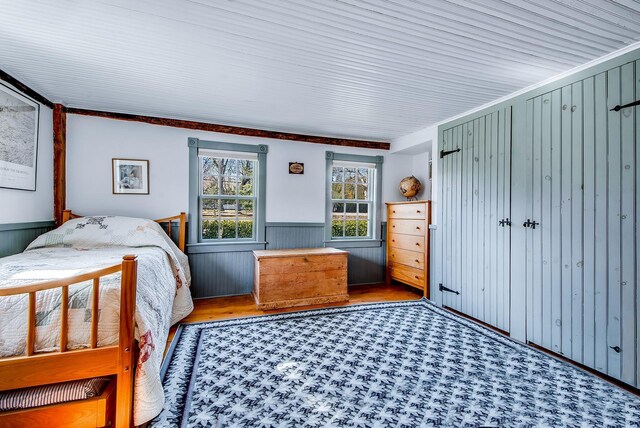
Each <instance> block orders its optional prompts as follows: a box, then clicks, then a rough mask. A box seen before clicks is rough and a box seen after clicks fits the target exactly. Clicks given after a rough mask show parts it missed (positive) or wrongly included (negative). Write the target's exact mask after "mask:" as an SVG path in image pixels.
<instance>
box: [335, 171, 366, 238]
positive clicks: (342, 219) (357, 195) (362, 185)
mask: <svg viewBox="0 0 640 428" xmlns="http://www.w3.org/2000/svg"><path fill="white" fill-rule="evenodd" d="M375 173H376V168H375V165H369V164H357V163H351V162H340V161H334V162H333V165H332V167H331V238H354V237H357V238H371V228H370V226H371V213H372V207H373V194H372V193H371V191H370V190H373V182H374V177H375Z"/></svg>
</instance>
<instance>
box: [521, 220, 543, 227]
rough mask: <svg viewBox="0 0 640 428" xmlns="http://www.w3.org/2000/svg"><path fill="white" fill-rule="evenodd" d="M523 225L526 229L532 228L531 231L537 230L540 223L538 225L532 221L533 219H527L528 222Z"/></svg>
mask: <svg viewBox="0 0 640 428" xmlns="http://www.w3.org/2000/svg"><path fill="white" fill-rule="evenodd" d="M522 225H523V226H524V227H530V228H531V229H535V228H536V226H539V225H540V223H538V222H537V221H535V220H533V221H531V219H527V221H525V222H524V223H522Z"/></svg>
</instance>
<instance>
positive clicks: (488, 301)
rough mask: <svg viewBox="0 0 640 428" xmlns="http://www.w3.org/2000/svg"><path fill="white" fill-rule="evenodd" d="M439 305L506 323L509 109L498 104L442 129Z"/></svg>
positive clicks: (502, 326)
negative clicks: (501, 223)
mask: <svg viewBox="0 0 640 428" xmlns="http://www.w3.org/2000/svg"><path fill="white" fill-rule="evenodd" d="M442 138H443V141H442V143H443V149H444V150H445V151H449V150H455V149H457V148H460V149H461V151H460V152H458V153H453V154H450V155H447V156H445V157H444V158H443V159H442V164H441V165H442V170H441V171H442V175H441V183H442V189H443V193H442V215H443V217H445V218H443V219H442V221H441V224H442V230H441V232H440V233H441V236H442V238H443V239H444V240H445V241H446V242H445V243H443V259H444V261H443V263H442V270H443V273H442V282H443V285H444V286H446V287H447V288H450V289H452V290H455V291H458V292H459V293H460V294H455V293H450V292H442V293H441V297H440V298H441V301H442V304H443V305H444V306H447V307H449V308H451V309H455V310H457V311H460V312H462V313H464V314H467V315H469V316H471V317H474V318H476V319H479V320H481V321H483V322H486V323H488V324H490V325H493V326H496V327H498V328H500V329H502V330H508V329H509V325H510V322H509V320H510V315H509V304H510V289H509V283H510V278H509V277H510V261H509V257H510V232H509V227H508V226H507V227H500V226H499V225H498V221H499V220H501V219H503V218H504V219H506V218H510V206H511V205H510V197H511V195H510V192H511V190H510V182H511V169H510V162H511V110H510V108H509V109H504V110H500V111H496V112H494V113H490V114H487V115H485V116H481V117H478V118H477V119H474V120H471V121H469V122H466V123H463V124H460V125H457V126H455V127H452V128H450V129H447V130H444V131H443V133H442Z"/></svg>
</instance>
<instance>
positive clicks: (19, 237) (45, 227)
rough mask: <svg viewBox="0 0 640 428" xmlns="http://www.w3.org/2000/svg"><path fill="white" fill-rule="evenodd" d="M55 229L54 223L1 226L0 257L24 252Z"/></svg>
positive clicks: (41, 222)
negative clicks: (32, 242) (34, 241)
mask: <svg viewBox="0 0 640 428" xmlns="http://www.w3.org/2000/svg"><path fill="white" fill-rule="evenodd" d="M53 228H54V223H53V221H40V222H34V223H14V224H2V225H0V257H6V256H11V255H13V254H18V253H21V252H23V251H24V249H25V248H27V245H29V244H30V243H31V241H33V240H34V239H36V238H37V237H38V236H40V235H42V234H43V233H45V232H48V231H50V230H51V229H53Z"/></svg>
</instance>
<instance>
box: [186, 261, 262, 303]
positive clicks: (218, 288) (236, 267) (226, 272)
mask: <svg viewBox="0 0 640 428" xmlns="http://www.w3.org/2000/svg"><path fill="white" fill-rule="evenodd" d="M189 262H190V263H189V264H190V266H191V283H192V286H191V289H192V291H191V293H192V296H193V297H194V298H201V297H215V296H232V295H237V294H248V293H251V290H253V254H252V253H251V251H236V252H228V253H197V254H189Z"/></svg>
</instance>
